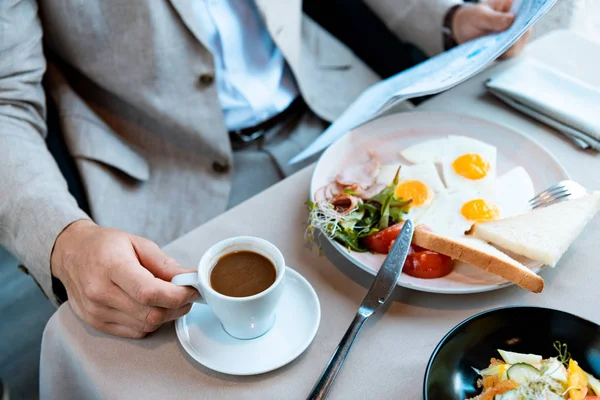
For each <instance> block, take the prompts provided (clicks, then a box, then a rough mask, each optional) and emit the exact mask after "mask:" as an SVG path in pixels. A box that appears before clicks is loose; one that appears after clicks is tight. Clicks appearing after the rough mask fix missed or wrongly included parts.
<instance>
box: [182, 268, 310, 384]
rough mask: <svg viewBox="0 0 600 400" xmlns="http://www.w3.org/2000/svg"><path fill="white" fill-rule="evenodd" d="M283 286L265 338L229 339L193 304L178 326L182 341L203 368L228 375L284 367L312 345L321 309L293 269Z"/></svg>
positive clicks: (200, 306)
mask: <svg viewBox="0 0 600 400" xmlns="http://www.w3.org/2000/svg"><path fill="white" fill-rule="evenodd" d="M284 284H285V288H284V291H283V294H282V296H281V300H280V301H279V304H278V305H277V311H276V320H275V325H274V326H273V328H271V329H270V330H269V331H268V332H267V333H265V334H264V335H262V336H261V337H258V338H256V339H251V340H240V339H236V338H234V337H232V336H229V335H228V334H227V333H226V332H225V330H224V329H223V327H222V326H221V323H220V322H219V320H218V319H217V317H216V316H215V315H214V313H213V312H212V311H211V310H210V308H209V307H208V306H206V305H204V304H194V306H193V307H192V310H191V311H190V312H189V313H188V314H187V315H185V316H183V317H181V318H179V319H178V320H177V322H176V324H175V331H176V332H177V338H178V339H179V342H180V343H181V345H182V346H183V348H184V349H185V351H186V352H187V353H188V354H189V355H190V356H192V358H194V359H195V360H196V361H198V362H199V363H200V364H202V365H204V366H205V367H207V368H210V369H212V370H215V371H217V372H222V373H225V374H231V375H256V374H262V373H265V372H269V371H272V370H274V369H277V368H280V367H282V366H284V365H286V364H287V363H289V362H291V361H292V360H294V359H295V358H296V357H298V356H299V355H300V354H302V352H303V351H304V350H306V348H307V347H308V346H309V345H310V343H311V342H312V340H313V338H314V337H315V335H316V333H317V329H318V328H319V323H320V321H321V307H320V304H319V299H318V297H317V294H316V293H315V291H314V289H313V287H312V286H311V285H310V283H308V281H307V280H306V279H304V277H303V276H302V275H300V274H299V273H298V272H296V271H294V270H293V269H291V268H289V267H287V270H286V274H285V282H284Z"/></svg>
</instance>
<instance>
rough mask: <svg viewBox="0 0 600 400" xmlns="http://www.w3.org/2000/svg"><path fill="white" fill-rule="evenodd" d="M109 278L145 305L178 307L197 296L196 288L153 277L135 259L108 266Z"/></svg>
mask: <svg viewBox="0 0 600 400" xmlns="http://www.w3.org/2000/svg"><path fill="white" fill-rule="evenodd" d="M108 273H109V277H110V279H111V280H112V281H113V282H114V283H115V284H116V285H117V286H119V287H120V288H121V289H123V291H124V292H125V293H127V294H128V295H129V296H130V297H131V298H133V299H134V300H135V301H136V302H138V303H140V304H142V305H145V306H156V307H164V308H179V307H181V306H184V305H186V304H189V303H191V302H192V301H194V299H196V298H197V296H198V292H197V291H196V289H193V288H190V287H185V286H177V285H175V284H173V283H170V282H166V281H163V280H162V279H159V278H155V277H154V275H152V273H151V272H150V271H148V270H147V269H146V268H144V267H142V266H141V265H140V264H139V263H138V262H137V260H126V261H123V262H121V263H118V264H113V265H111V266H110V268H109V270H108Z"/></svg>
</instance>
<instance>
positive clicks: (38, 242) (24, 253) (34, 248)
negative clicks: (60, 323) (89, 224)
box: [16, 205, 90, 307]
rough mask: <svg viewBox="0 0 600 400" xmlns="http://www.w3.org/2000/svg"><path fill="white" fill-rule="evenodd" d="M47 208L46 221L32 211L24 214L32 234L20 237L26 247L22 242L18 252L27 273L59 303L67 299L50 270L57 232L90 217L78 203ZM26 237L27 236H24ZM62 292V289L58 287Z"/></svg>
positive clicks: (51, 300) (55, 303)
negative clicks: (61, 293) (26, 214)
mask: <svg viewBox="0 0 600 400" xmlns="http://www.w3.org/2000/svg"><path fill="white" fill-rule="evenodd" d="M43 209H44V217H43V221H42V220H39V217H38V216H35V215H29V216H27V217H25V219H26V221H25V224H28V225H29V224H31V225H30V227H31V229H30V230H29V231H30V232H31V233H30V237H29V238H27V240H19V243H25V242H26V243H27V244H26V246H27V248H24V247H23V246H19V247H20V248H18V249H17V251H16V253H17V254H16V255H17V257H18V258H19V259H20V260H21V261H22V263H23V265H24V268H25V269H26V271H27V273H28V274H29V275H31V277H32V278H33V279H34V280H35V282H36V283H37V285H38V286H39V287H40V289H42V291H43V292H44V294H45V295H46V297H48V300H50V302H51V303H52V304H53V305H54V306H56V307H58V306H59V305H60V304H61V303H62V302H63V301H64V300H65V299H64V298H59V297H58V296H57V295H56V293H55V291H54V288H53V280H56V278H54V279H53V276H52V272H51V270H50V257H51V255H52V249H53V248H54V243H55V241H56V238H57V237H58V235H59V234H60V233H61V232H62V231H63V230H64V229H65V228H66V227H67V226H69V225H70V224H71V223H73V222H75V221H78V220H82V219H87V220H89V219H90V217H89V216H88V215H87V214H86V213H85V212H83V211H82V210H80V209H78V208H76V207H73V208H71V207H69V208H68V209H67V210H65V208H64V206H63V207H59V206H53V205H51V206H48V205H46V207H44V208H43ZM21 239H24V238H21ZM58 293H60V290H59V291H58Z"/></svg>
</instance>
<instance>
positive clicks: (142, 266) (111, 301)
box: [51, 220, 198, 338]
mask: <svg viewBox="0 0 600 400" xmlns="http://www.w3.org/2000/svg"><path fill="white" fill-rule="evenodd" d="M51 268H52V273H53V275H54V276H56V277H57V278H58V279H60V281H61V282H62V283H63V285H64V286H65V289H66V290H67V294H68V296H69V303H70V304H71V307H72V308H73V310H74V311H75V313H76V314H77V315H78V316H79V317H80V318H82V319H83V320H84V321H86V322H87V323H88V324H90V325H91V326H93V327H94V328H96V329H98V330H101V331H104V332H108V333H112V334H115V335H118V336H123V337H130V338H141V337H144V336H145V335H146V334H147V333H148V332H152V331H154V330H156V329H157V328H158V327H159V326H160V325H161V324H162V323H164V322H166V321H170V320H173V319H176V318H178V317H180V316H182V315H184V314H186V313H187V312H188V311H189V310H190V308H191V303H192V302H193V301H194V300H195V299H196V298H197V296H198V292H197V291H196V290H195V289H192V288H189V287H182V286H177V285H174V284H172V283H170V282H168V281H170V280H171V278H173V276H175V275H176V274H179V273H182V272H189V271H186V270H184V269H182V268H181V267H180V266H179V265H178V264H177V263H176V262H175V260H173V259H172V258H170V257H169V256H167V255H166V254H165V253H163V252H162V251H161V250H160V248H159V247H158V246H157V245H156V244H155V243H153V242H151V241H149V240H147V239H144V238H141V237H138V236H133V235H129V234H127V233H125V232H121V231H118V230H114V229H107V228H102V227H100V226H98V225H96V224H94V223H93V222H91V221H85V220H81V221H77V222H74V223H72V224H71V225H69V226H68V227H67V228H66V229H65V230H64V231H63V232H62V233H61V234H60V235H59V236H58V238H57V240H56V243H55V246H54V250H53V252H52V258H51Z"/></svg>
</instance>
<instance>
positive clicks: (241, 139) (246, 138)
mask: <svg viewBox="0 0 600 400" xmlns="http://www.w3.org/2000/svg"><path fill="white" fill-rule="evenodd" d="M303 106H304V100H303V99H302V96H298V97H296V99H295V100H294V101H292V102H291V103H290V105H289V106H287V108H286V109H285V110H283V111H281V112H280V113H278V114H275V115H274V116H272V117H271V118H269V119H267V120H266V121H263V122H261V123H260V124H257V125H254V126H250V127H247V128H242V129H236V130H233V131H229V137H230V138H231V142H232V143H233V144H235V145H238V146H239V145H244V144H248V143H251V142H254V141H255V140H256V139H258V138H260V137H262V136H263V135H264V134H265V133H266V132H267V131H268V130H269V129H271V128H273V127H274V126H276V125H277V124H279V123H281V122H283V121H285V120H286V119H287V118H288V117H290V116H291V115H293V114H294V113H295V112H296V111H297V110H299V109H300V108H301V107H303Z"/></svg>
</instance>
